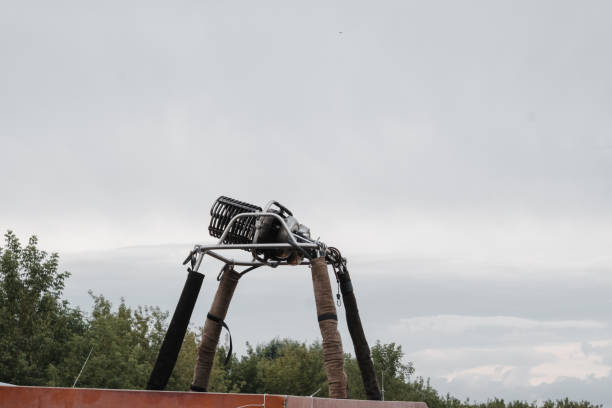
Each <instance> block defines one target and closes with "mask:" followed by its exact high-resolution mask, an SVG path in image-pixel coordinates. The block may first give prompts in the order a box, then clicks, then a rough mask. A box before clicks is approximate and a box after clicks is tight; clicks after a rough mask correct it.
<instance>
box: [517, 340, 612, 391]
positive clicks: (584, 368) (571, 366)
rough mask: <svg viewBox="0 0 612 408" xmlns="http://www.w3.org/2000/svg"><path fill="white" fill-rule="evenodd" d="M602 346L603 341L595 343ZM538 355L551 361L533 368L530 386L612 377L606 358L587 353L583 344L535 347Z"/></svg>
mask: <svg viewBox="0 0 612 408" xmlns="http://www.w3.org/2000/svg"><path fill="white" fill-rule="evenodd" d="M593 343H597V344H602V342H601V341H599V342H593ZM534 350H535V351H536V352H538V353H544V354H547V355H550V356H551V361H549V362H546V363H542V364H538V365H536V366H534V367H532V368H531V371H530V378H529V384H531V385H540V384H542V383H547V384H550V383H552V382H555V381H557V380H558V379H560V378H565V377H569V378H578V379H581V380H584V379H587V378H590V377H592V378H604V377H607V376H609V375H610V372H611V371H612V366H611V365H608V364H606V363H605V362H604V356H603V355H601V354H595V353H594V352H590V353H589V352H585V350H584V347H583V346H582V344H581V343H564V344H554V345H541V346H537V347H534Z"/></svg>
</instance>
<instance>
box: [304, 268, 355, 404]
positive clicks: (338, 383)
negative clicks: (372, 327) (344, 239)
mask: <svg viewBox="0 0 612 408" xmlns="http://www.w3.org/2000/svg"><path fill="white" fill-rule="evenodd" d="M311 263H312V266H311V270H312V285H313V287H314V295H315V303H316V304H317V318H318V320H319V329H321V336H322V337H323V345H322V346H323V360H324V364H325V372H326V373H327V382H328V383H329V397H330V398H347V378H346V373H345V372H344V352H343V351H342V339H341V338H340V333H339V332H338V315H337V314H336V306H335V305H334V296H333V294H332V288H331V283H330V281H329V273H328V272H327V263H326V262H325V257H319V258H316V259H313V260H312V261H311Z"/></svg>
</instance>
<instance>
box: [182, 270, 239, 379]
mask: <svg viewBox="0 0 612 408" xmlns="http://www.w3.org/2000/svg"><path fill="white" fill-rule="evenodd" d="M238 279H240V274H239V273H238V272H236V271H235V270H234V269H233V268H232V267H231V266H230V265H226V266H225V270H224V271H223V275H222V276H221V282H220V283H219V287H218V288H217V293H216V294H215V299H214V300H213V304H212V306H211V307H210V312H209V313H208V316H207V319H206V323H204V329H203V330H202V341H201V342H200V345H199V346H198V359H197V361H196V365H195V368H194V374H193V383H192V385H191V390H192V391H206V390H207V388H208V380H209V379H210V372H211V370H212V366H213V361H214V358H215V352H216V349H217V344H218V343H219V337H220V335H221V328H222V323H221V322H222V321H224V320H225V316H226V315H227V310H228V308H229V305H230V302H231V300H232V296H233V295H234V291H235V290H236V285H238Z"/></svg>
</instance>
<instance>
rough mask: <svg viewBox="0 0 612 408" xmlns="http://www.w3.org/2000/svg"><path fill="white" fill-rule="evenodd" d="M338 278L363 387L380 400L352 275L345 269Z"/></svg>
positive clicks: (368, 394) (372, 396)
mask: <svg viewBox="0 0 612 408" xmlns="http://www.w3.org/2000/svg"><path fill="white" fill-rule="evenodd" d="M338 279H339V280H340V291H341V292H342V300H343V302H344V310H345V311H346V323H347V325H348V329H349V333H350V334H351V340H352V341H353V347H354V348H355V355H356V357H357V364H358V365H359V371H361V379H362V380H363V387H364V389H365V392H366V396H367V398H368V399H369V400H377V401H378V400H380V399H381V394H380V389H379V388H378V383H377V382H376V374H375V372H374V363H373V362H372V356H371V355H370V346H369V345H368V341H367V340H366V337H365V333H364V332H363V326H362V324H361V318H360V317H359V309H357V299H355V292H354V291H353V284H352V282H351V277H350V276H349V273H348V271H346V270H345V271H344V272H343V273H339V274H338Z"/></svg>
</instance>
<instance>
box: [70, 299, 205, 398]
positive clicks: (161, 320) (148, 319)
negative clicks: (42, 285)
mask: <svg viewBox="0 0 612 408" xmlns="http://www.w3.org/2000/svg"><path fill="white" fill-rule="evenodd" d="M90 294H91V296H92V297H93V298H94V308H93V312H92V315H91V317H90V318H89V319H88V322H87V331H86V333H85V334H84V335H82V336H74V337H73V338H72V341H71V347H72V349H73V350H74V352H73V353H72V354H71V355H70V356H69V357H68V358H66V359H65V360H64V362H63V364H62V365H61V367H60V368H61V371H62V372H65V373H70V375H71V376H70V377H67V378H63V379H62V383H64V384H66V383H67V382H69V381H70V380H72V379H73V378H74V377H73V376H72V375H73V373H78V372H79V371H80V368H81V367H82V366H83V363H84V361H85V360H86V357H87V356H88V355H89V352H90V351H92V352H91V356H90V358H89V360H88V361H87V364H86V365H85V367H84V369H83V372H82V374H81V377H80V378H79V381H78V386H80V387H95V388H125V389H144V388H145V386H146V383H147V380H148V378H149V374H150V373H151V370H152V369H153V365H154V363H155V359H156V358H157V352H158V350H159V348H160V347H161V343H162V341H163V337H164V334H165V330H166V321H167V317H168V313H167V312H162V311H161V310H160V309H159V308H157V307H146V306H145V307H140V306H139V307H137V308H136V309H131V308H130V307H128V306H127V305H126V304H125V301H124V300H123V299H122V300H121V303H120V304H119V306H118V308H117V310H116V311H115V310H113V307H112V304H111V303H110V302H109V301H108V300H107V299H106V298H105V297H104V296H102V295H98V296H95V295H93V294H92V293H91V292H90ZM195 355H196V340H195V334H194V333H192V332H188V333H187V334H186V336H185V340H184V342H183V347H182V349H181V352H180V353H179V358H178V360H177V363H176V366H175V369H174V371H173V373H172V376H171V377H170V380H169V382H168V386H167V389H168V390H187V389H189V385H190V383H191V379H192V376H193V362H194V361H195Z"/></svg>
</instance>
